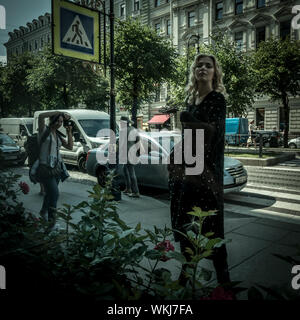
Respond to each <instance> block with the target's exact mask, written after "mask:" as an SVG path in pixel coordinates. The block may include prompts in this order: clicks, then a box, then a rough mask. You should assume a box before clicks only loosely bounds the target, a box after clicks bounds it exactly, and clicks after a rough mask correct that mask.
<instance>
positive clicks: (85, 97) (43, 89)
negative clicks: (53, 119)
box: [27, 48, 108, 110]
mask: <svg viewBox="0 0 300 320" xmlns="http://www.w3.org/2000/svg"><path fill="white" fill-rule="evenodd" d="M27 83H28V85H29V88H30V90H31V92H34V93H35V94H36V95H37V96H38V97H39V101H40V105H41V108H42V109H56V108H58V107H60V108H65V109H69V108H72V107H75V106H78V104H79V103H85V104H86V105H87V107H88V108H92V109H101V110H103V109H105V108H106V103H107V100H108V82H107V80H106V79H105V78H104V77H103V76H102V75H101V73H100V72H99V71H98V72H97V71H95V70H94V66H93V65H91V64H89V63H84V62H82V61H81V60H77V59H71V58H68V57H63V56H58V55H53V54H52V52H51V50H50V49H49V48H45V49H44V50H43V51H42V52H40V53H39V54H38V55H37V56H36V57H35V68H33V69H32V70H30V72H29V74H28V77H27Z"/></svg>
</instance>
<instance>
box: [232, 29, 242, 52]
mask: <svg viewBox="0 0 300 320" xmlns="http://www.w3.org/2000/svg"><path fill="white" fill-rule="evenodd" d="M234 41H235V44H236V46H237V49H238V50H242V48H243V31H240V32H236V33H235V34H234Z"/></svg>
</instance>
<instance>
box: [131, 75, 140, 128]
mask: <svg viewBox="0 0 300 320" xmlns="http://www.w3.org/2000/svg"><path fill="white" fill-rule="evenodd" d="M137 110H138V90H137V83H136V81H134V84H133V103H132V109H131V120H132V121H133V126H134V127H135V128H137Z"/></svg>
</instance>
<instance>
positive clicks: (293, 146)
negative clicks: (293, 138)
mask: <svg viewBox="0 0 300 320" xmlns="http://www.w3.org/2000/svg"><path fill="white" fill-rule="evenodd" d="M289 148H290V149H296V148H297V146H296V144H295V143H293V142H292V143H290V144H289Z"/></svg>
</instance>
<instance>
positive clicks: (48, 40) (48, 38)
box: [47, 34, 50, 43]
mask: <svg viewBox="0 0 300 320" xmlns="http://www.w3.org/2000/svg"><path fill="white" fill-rule="evenodd" d="M47 42H48V43H50V35H49V34H48V35H47Z"/></svg>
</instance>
